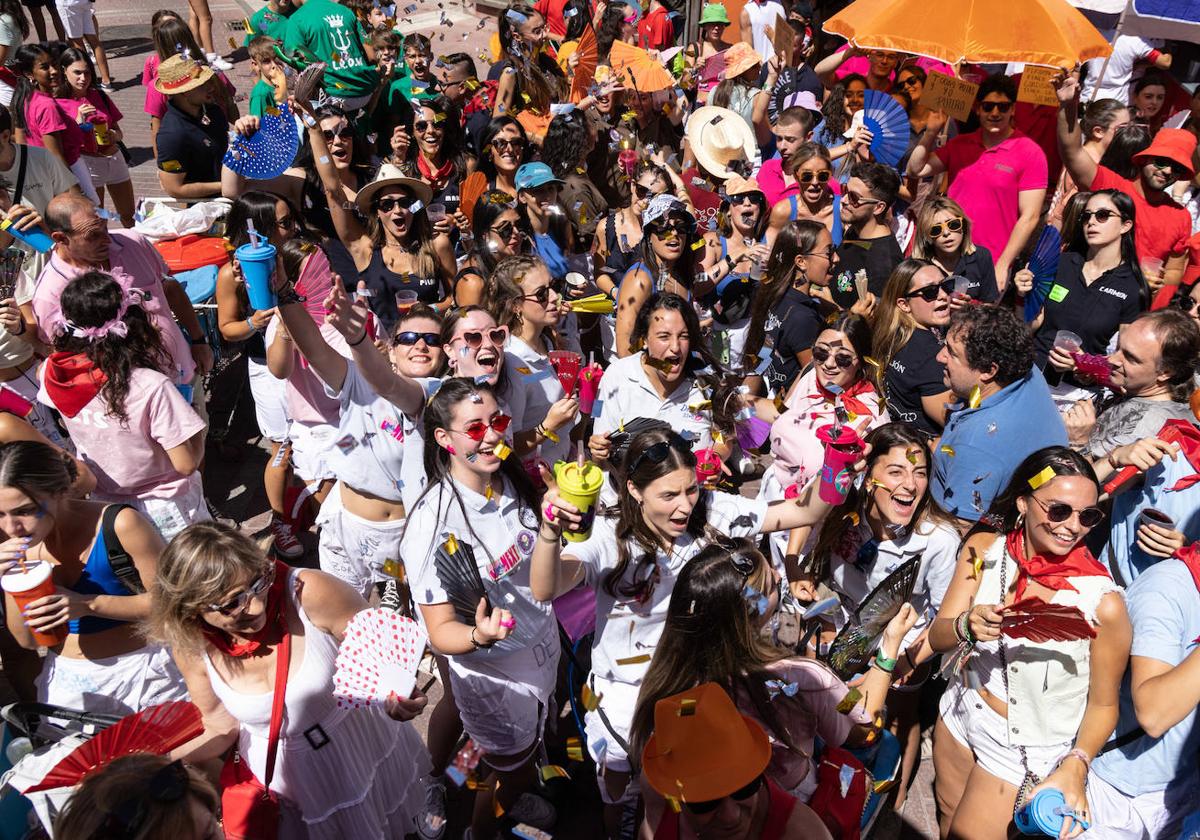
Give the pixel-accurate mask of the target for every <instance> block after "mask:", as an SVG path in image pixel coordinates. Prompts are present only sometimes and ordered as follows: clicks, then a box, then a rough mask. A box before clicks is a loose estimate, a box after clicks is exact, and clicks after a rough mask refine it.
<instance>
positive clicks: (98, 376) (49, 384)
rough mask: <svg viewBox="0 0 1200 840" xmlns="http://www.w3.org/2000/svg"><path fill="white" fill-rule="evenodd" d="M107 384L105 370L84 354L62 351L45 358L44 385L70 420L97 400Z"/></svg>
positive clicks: (54, 401)
mask: <svg viewBox="0 0 1200 840" xmlns="http://www.w3.org/2000/svg"><path fill="white" fill-rule="evenodd" d="M107 382H108V377H107V376H105V375H104V371H102V370H100V368H98V367H96V365H95V363H94V362H93V361H92V360H91V359H89V358H88V357H87V355H86V354H85V353H71V352H68V351H66V350H60V351H59V352H57V353H51V354H50V358H48V359H46V372H45V376H44V378H43V384H45V386H46V393H47V394H49V395H50V401H51V402H53V403H54V407H55V408H57V409H58V410H59V411H61V412H62V413H63V414H65V415H66V416H67V417H74V416H75V415H77V414H79V412H81V411H83V409H84V406H86V405H87V404H88V403H90V402H91V401H92V400H93V399H95V397H96V395H97V394H99V393H100V389H101V388H103V387H104V386H105V384H106V383H107Z"/></svg>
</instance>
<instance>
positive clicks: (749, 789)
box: [683, 776, 762, 814]
mask: <svg viewBox="0 0 1200 840" xmlns="http://www.w3.org/2000/svg"><path fill="white" fill-rule="evenodd" d="M760 787H762V776H757V777H755V779H754V781H752V782H750V784H748V785H746V786H745V787H743V788H738V789H737V790H735V791H734V792H733V793H731V794H729V796H728V797H722V798H720V799H710V800H708V801H707V802H684V803H683V807H685V808H687V809H688V810H689V811H690V812H691V813H693V814H711V813H712V812H713V811H715V810H717V808H719V807H721V803H722V802H724V801H725V799H732V800H733V801H735V802H745V801H746V800H747V799H749V798H750V797H751V796H754V794H756V793H758V789H759V788H760Z"/></svg>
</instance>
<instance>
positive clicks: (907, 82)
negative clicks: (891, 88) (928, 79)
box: [896, 76, 921, 88]
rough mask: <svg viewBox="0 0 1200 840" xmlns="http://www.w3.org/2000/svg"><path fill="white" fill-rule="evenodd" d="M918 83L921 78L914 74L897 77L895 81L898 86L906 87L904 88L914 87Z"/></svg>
mask: <svg viewBox="0 0 1200 840" xmlns="http://www.w3.org/2000/svg"><path fill="white" fill-rule="evenodd" d="M920 83H921V80H920V79H918V78H917V77H916V76H905V77H904V78H903V79H898V80H897V81H896V84H898V85H900V87H906V88H911V87H916V86H917V85H919V84H920Z"/></svg>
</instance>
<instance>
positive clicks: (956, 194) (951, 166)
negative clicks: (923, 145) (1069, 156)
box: [934, 131, 1047, 259]
mask: <svg viewBox="0 0 1200 840" xmlns="http://www.w3.org/2000/svg"><path fill="white" fill-rule="evenodd" d="M981 138H982V134H981V133H980V132H979V131H972V132H971V133H970V134H960V135H958V136H957V137H955V138H953V139H952V140H950V142H948V143H947V144H946V145H945V146H943V147H942V148H940V149H937V150H936V151H935V152H934V153H935V154H936V155H937V156H938V160H940V161H941V162H942V164H943V165H944V166H945V167H946V174H947V175H948V176H949V178H950V190H949V193H948V195H949V196H950V197H951V198H952V199H954V200H955V201H957V202H958V203H959V204H961V205H962V208H963V211H964V212H965V213H966V214H967V216H968V217H970V219H971V239H973V240H974V241H975V243H976V244H978V245H982V246H984V247H985V248H987V249H988V250H989V251H991V252H992V254H993V255H995V258H996V259H999V258H1000V254H1001V253H1003V251H1004V248H1005V246H1007V245H1008V238H1009V236H1011V235H1012V229H1013V227H1014V226H1015V225H1016V223H1017V219H1018V218H1019V217H1020V215H1021V212H1020V207H1019V205H1018V196H1019V195H1020V194H1021V193H1023V192H1025V191H1026V190H1044V189H1046V178H1047V167H1046V154H1045V152H1043V151H1042V149H1041V147H1040V146H1038V144H1037V143H1034V142H1033V141H1032V140H1030V139H1029V138H1028V137H1026V136H1025V135H1024V134H1022V133H1021V132H1020V131H1013V133H1012V135H1011V136H1010V137H1009V138H1008V139H1007V140H1004V141H1002V142H1000V143H997V144H996V145H995V146H993V147H992V148H990V149H988V148H984V145H983V142H982V139H981Z"/></svg>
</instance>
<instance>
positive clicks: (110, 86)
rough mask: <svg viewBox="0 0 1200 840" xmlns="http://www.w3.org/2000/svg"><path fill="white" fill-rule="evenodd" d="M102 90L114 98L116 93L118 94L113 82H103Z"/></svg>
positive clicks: (101, 84)
mask: <svg viewBox="0 0 1200 840" xmlns="http://www.w3.org/2000/svg"><path fill="white" fill-rule="evenodd" d="M100 90H102V91H104V92H105V93H107V94H108V95H109V96H112V95H113V94H114V93H116V90H115V89H114V88H113V84H112V82H101V83H100Z"/></svg>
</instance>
